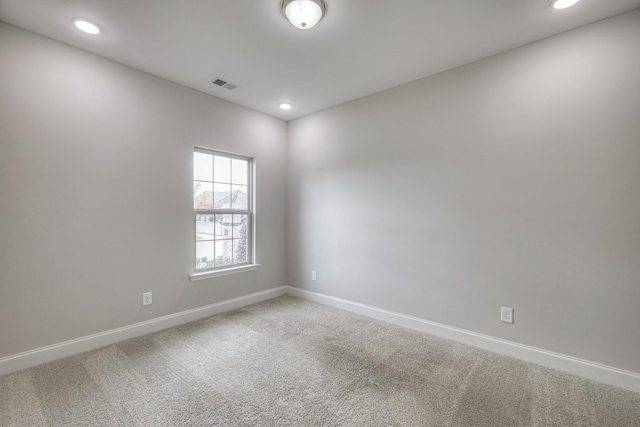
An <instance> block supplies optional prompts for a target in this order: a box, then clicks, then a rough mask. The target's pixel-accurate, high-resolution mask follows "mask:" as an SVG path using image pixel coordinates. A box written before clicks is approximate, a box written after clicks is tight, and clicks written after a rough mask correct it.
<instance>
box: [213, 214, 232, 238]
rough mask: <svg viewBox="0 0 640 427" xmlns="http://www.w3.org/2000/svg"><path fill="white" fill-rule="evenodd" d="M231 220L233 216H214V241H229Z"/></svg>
mask: <svg viewBox="0 0 640 427" xmlns="http://www.w3.org/2000/svg"><path fill="white" fill-rule="evenodd" d="M232 220H233V215H231V214H218V215H216V223H217V229H216V240H222V239H231V237H232V233H233V230H232V226H233V224H232Z"/></svg>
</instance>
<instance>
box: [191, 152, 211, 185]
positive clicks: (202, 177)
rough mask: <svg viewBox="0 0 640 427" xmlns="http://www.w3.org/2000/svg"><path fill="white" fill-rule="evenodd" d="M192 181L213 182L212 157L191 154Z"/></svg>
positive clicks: (196, 153)
mask: <svg viewBox="0 0 640 427" xmlns="http://www.w3.org/2000/svg"><path fill="white" fill-rule="evenodd" d="M193 179H194V180H196V181H213V156H212V155H211V154H204V153H198V152H195V153H193Z"/></svg>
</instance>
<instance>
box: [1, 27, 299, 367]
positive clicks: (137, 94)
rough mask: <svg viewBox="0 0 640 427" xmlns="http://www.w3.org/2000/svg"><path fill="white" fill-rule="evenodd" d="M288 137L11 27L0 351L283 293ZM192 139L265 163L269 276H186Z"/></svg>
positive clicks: (262, 203)
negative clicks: (149, 300)
mask: <svg viewBox="0 0 640 427" xmlns="http://www.w3.org/2000/svg"><path fill="white" fill-rule="evenodd" d="M286 135H287V126H286V123H285V122H283V121H281V120H278V119H274V118H272V117H269V116H266V115H264V114H261V113H257V112H254V111H251V110H248V109H245V108H242V107H239V106H237V105H234V104H231V103H228V102H225V101H222V100H219V99H216V98H213V97H211V96H207V95H204V94H202V93H198V92H195V91H193V90H190V89H187V88H184V87H182V86H179V85H176V84H173V83H169V82H167V81H164V80H161V79H158V78H155V77H152V76H150V75H148V74H144V73H141V72H138V71H135V70H133V69H130V68H127V67H125V66H122V65H119V64H116V63H114V62H111V61H108V60H106V59H102V58H100V57H97V56H94V55H91V54H88V53H86V52H83V51H80V50H77V49H74V48H71V47H68V46H65V45H63V44H60V43H57V42H54V41H51V40H48V39H45V38H42V37H39V36H36V35H34V34H31V33H28V32H25V31H22V30H18V29H16V28H14V27H11V26H8V25H6V24H2V23H0V357H3V356H7V355H11V354H16V353H18V352H21V351H25V350H31V349H34V348H37V347H41V346H45V345H49V344H54V343H59V342H61V341H65V340H69V339H72V338H77V337H82V336H86V335H89V334H93V333H97V332H102V331H105V330H109V329H112V328H116V327H120V326H125V325H130V324H132V323H136V322H140V321H144V320H147V319H152V318H155V317H159V316H163V315H167V314H171V313H176V312H180V311H183V310H187V309H191V308H195V307H199V306H203V305H207V304H211V303H214V302H218V301H221V300H225V299H229V298H233V297H237V296H241V295H246V294H249V293H252V292H256V291H260V290H264V289H268V288H273V287H277V286H282V285H285V257H286V251H285V241H284V238H283V236H284V234H285V231H286V221H285V212H286V209H285V202H286V192H285V189H286V185H285V168H286V165H285V160H286V138H287V136H286ZM194 145H202V146H208V147H211V148H217V149H222V150H228V151H232V152H237V153H240V154H245V155H248V156H255V158H256V168H257V180H258V188H257V209H258V211H259V218H258V224H257V233H258V236H257V246H258V262H259V263H260V264H261V267H260V268H259V270H257V271H253V272H248V273H242V274H236V275H231V276H224V277H220V278H216V279H211V280H204V281H199V282H195V283H191V282H190V281H189V279H188V275H189V274H190V273H191V271H192V260H193V258H194V256H195V255H194V253H193V240H192V233H193V217H192V210H191V198H192V181H191V180H192V155H193V154H192V153H193V147H194ZM144 291H153V297H154V302H153V305H152V306H150V307H144V308H143V307H142V306H141V293H142V292H144Z"/></svg>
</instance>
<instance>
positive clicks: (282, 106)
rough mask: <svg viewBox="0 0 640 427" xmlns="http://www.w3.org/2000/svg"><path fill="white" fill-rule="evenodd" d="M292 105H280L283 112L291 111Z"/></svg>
mask: <svg viewBox="0 0 640 427" xmlns="http://www.w3.org/2000/svg"><path fill="white" fill-rule="evenodd" d="M291 107H292V105H291V104H287V103H282V104H280V108H281V109H282V110H291Z"/></svg>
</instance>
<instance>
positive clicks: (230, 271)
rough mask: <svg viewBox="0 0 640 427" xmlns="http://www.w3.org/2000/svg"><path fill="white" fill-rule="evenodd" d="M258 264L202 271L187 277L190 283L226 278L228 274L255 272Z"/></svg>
mask: <svg viewBox="0 0 640 427" xmlns="http://www.w3.org/2000/svg"><path fill="white" fill-rule="evenodd" d="M258 267H260V264H249V265H242V266H240V267H231V268H225V269H224V270H214V271H204V272H202V273H194V274H192V275H191V276H189V279H191V281H192V282H195V281H198V280H204V279H211V278H213V277H220V276H226V275H228V274H236V273H244V272H245V271H253V270H257V269H258Z"/></svg>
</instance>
